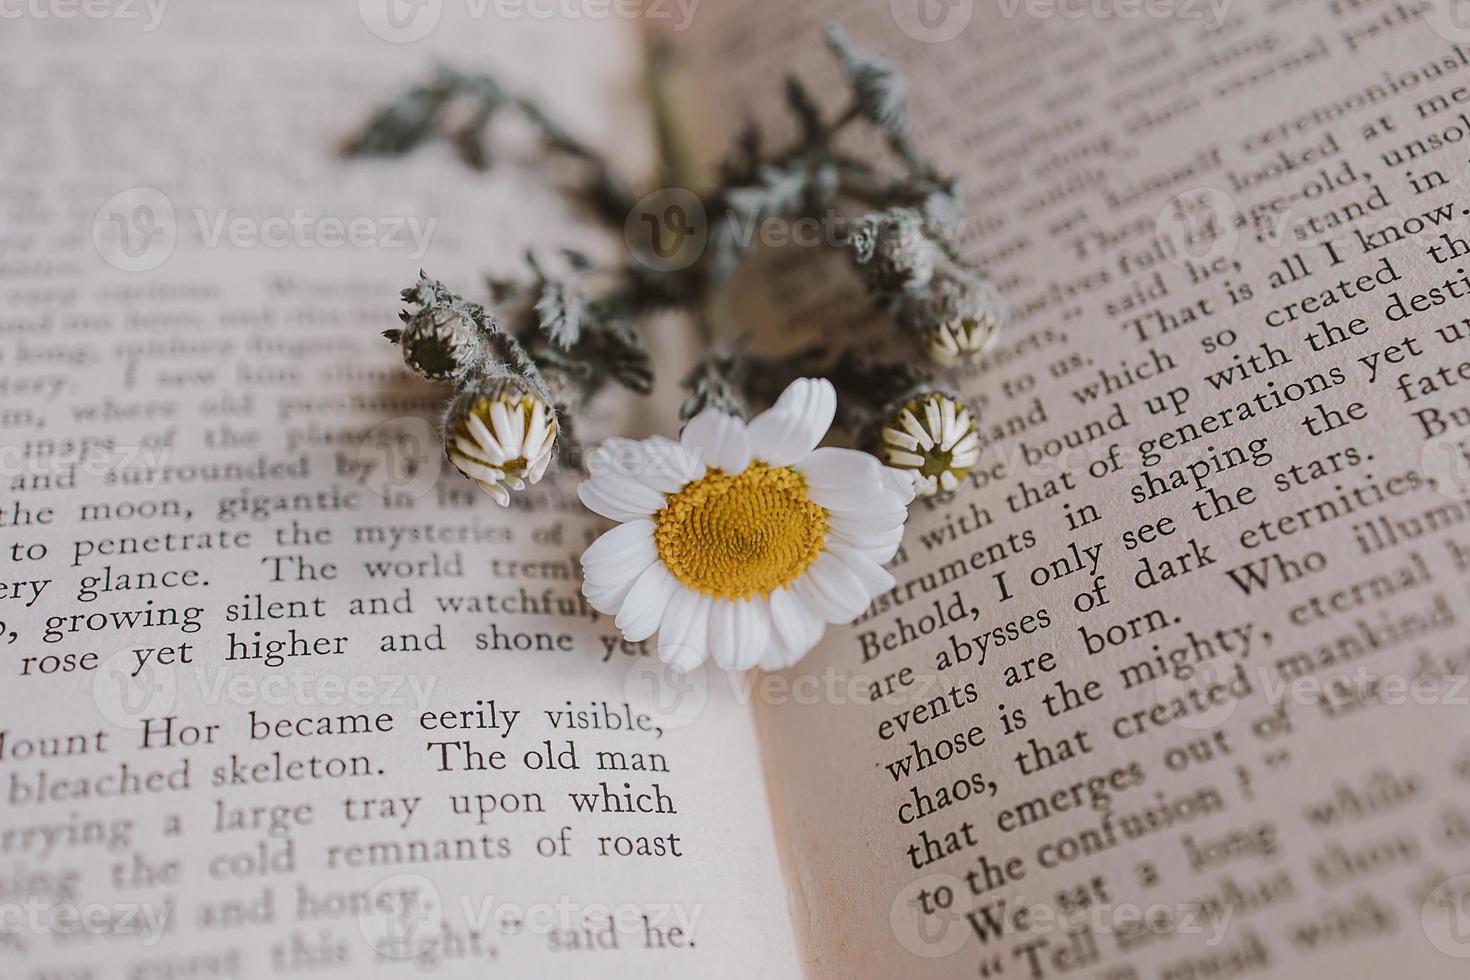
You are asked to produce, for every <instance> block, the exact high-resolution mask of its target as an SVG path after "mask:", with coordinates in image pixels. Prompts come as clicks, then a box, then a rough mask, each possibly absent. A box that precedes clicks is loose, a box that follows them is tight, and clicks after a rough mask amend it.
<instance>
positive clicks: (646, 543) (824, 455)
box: [578, 378, 914, 671]
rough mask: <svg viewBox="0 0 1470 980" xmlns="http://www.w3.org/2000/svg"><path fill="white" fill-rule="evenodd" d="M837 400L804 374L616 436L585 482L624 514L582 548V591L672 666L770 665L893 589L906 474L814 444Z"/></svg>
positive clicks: (596, 456)
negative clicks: (782, 386) (662, 432)
mask: <svg viewBox="0 0 1470 980" xmlns="http://www.w3.org/2000/svg"><path fill="white" fill-rule="evenodd" d="M836 408H837V396H836V394H835V393H834V391H833V389H832V385H831V384H830V383H829V382H827V381H824V380H813V379H809V378H803V379H801V380H798V381H797V382H795V383H794V384H792V385H791V386H790V387H789V388H787V389H786V391H785V392H784V393H783V394H782V395H781V397H780V398H779V399H778V400H777V401H776V404H775V406H774V407H772V408H771V409H770V410H769V411H767V412H763V413H762V414H760V415H758V416H756V417H755V418H754V419H752V420H751V421H750V423H749V424H747V423H745V422H743V421H741V420H740V419H739V418H736V417H735V416H732V415H727V414H725V413H724V412H721V411H719V410H718V409H713V408H710V409H706V410H705V411H703V412H701V413H699V414H698V415H697V416H695V417H694V418H693V419H691V420H690V422H689V424H688V425H687V426H685V428H684V433H683V436H682V437H681V438H680V440H679V441H678V442H674V441H673V440H671V439H665V438H661V437H654V438H652V439H645V440H642V441H634V440H631V439H614V440H610V441H608V442H606V443H604V444H603V445H602V446H601V447H600V448H599V449H598V450H596V451H595V452H594V453H592V454H591V456H590V457H589V459H588V469H589V472H590V473H591V474H592V475H591V478H590V479H588V480H587V481H586V482H584V483H583V484H582V485H581V486H580V487H579V488H578V495H579V496H580V497H581V498H582V502H583V503H584V504H586V505H587V506H588V507H589V508H591V509H592V510H594V511H596V512H597V513H599V514H601V515H603V516H604V517H609V518H611V519H613V520H615V521H619V522H621V523H619V525H618V526H617V527H615V528H613V529H612V530H611V531H608V532H607V533H606V534H604V535H603V536H602V537H600V538H598V539H597V540H596V541H595V542H593V544H592V546H591V547H589V548H588V549H587V551H586V553H585V554H583V555H582V568H583V572H584V575H585V582H584V583H583V586H582V593H583V595H585V596H586V597H587V601H588V602H589V603H591V604H592V606H593V607H594V608H596V609H598V610H599V611H601V612H603V613H606V614H608V615H610V616H616V617H617V627H618V629H619V630H621V631H622V633H623V636H624V637H625V638H626V639H628V640H629V641H633V642H636V641H639V640H646V639H648V638H649V637H651V636H653V635H654V634H655V633H657V634H658V651H659V656H660V657H661V658H662V659H663V661H664V662H665V663H668V664H670V665H672V666H673V667H674V668H675V669H676V670H681V671H687V670H692V669H694V668H695V667H697V666H699V665H700V664H701V663H703V662H704V661H705V659H706V658H709V657H713V658H714V661H715V663H716V664H718V665H719V666H721V667H725V668H729V669H732V670H744V669H746V668H749V667H754V666H760V667H763V668H765V669H767V670H779V669H781V668H783V667H789V666H791V665H792V664H794V663H796V662H797V661H798V660H800V659H801V658H802V657H803V656H805V655H806V654H807V652H808V651H810V650H811V649H812V647H814V646H816V644H817V641H818V640H820V639H821V637H822V633H823V632H824V631H825V630H826V628H827V625H828V624H829V623H848V622H851V621H852V620H854V619H856V618H857V617H858V616H859V615H860V614H861V613H862V612H863V610H865V609H867V608H868V605H869V604H870V603H871V602H872V601H873V599H874V597H876V596H878V595H879V594H881V593H883V592H884V591H886V590H888V589H891V588H893V584H894V583H893V577H892V576H891V575H889V574H888V572H887V571H885V570H884V568H883V565H884V563H885V562H887V561H889V560H890V559H892V558H893V555H894V553H895V552H896V551H897V550H898V545H899V541H900V539H901V538H902V537H903V526H904V521H905V520H906V519H907V517H908V504H909V502H910V501H911V500H913V496H914V491H913V486H912V481H911V479H910V478H909V477H908V476H907V475H906V474H903V473H899V472H898V471H895V470H892V469H889V468H887V467H885V466H883V464H882V463H880V462H878V460H877V459H876V458H874V457H873V456H870V455H868V454H867V453H860V452H856V451H854V450H851V449H831V448H829V449H818V448H817V443H818V442H820V441H821V439H822V437H823V436H824V435H825V434H826V432H827V429H828V427H829V426H830V425H831V424H832V416H833V413H834V412H835V411H836Z"/></svg>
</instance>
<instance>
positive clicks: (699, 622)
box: [658, 589, 714, 673]
mask: <svg viewBox="0 0 1470 980" xmlns="http://www.w3.org/2000/svg"><path fill="white" fill-rule="evenodd" d="M713 601H714V600H712V599H711V598H710V597H709V596H707V595H704V594H702V593H699V592H695V591H694V590H693V589H680V590H679V591H677V592H675V593H674V597H673V598H672V599H670V600H669V606H668V608H667V609H665V610H664V619H663V623H662V624H661V625H660V626H659V628H658V656H659V659H660V660H662V661H663V662H664V663H666V664H669V665H670V666H672V667H673V668H674V669H675V670H677V671H680V672H681V673H688V672H689V671H691V670H693V669H694V668H695V667H698V666H699V665H700V664H702V663H704V661H705V658H707V657H708V656H709V611H710V606H711V605H712V604H713Z"/></svg>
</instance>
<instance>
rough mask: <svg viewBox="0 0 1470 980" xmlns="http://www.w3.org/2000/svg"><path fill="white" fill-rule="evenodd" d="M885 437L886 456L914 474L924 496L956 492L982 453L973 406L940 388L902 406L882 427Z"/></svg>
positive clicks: (915, 487)
mask: <svg viewBox="0 0 1470 980" xmlns="http://www.w3.org/2000/svg"><path fill="white" fill-rule="evenodd" d="M882 441H883V448H882V456H883V461H884V462H885V463H887V464H888V465H889V466H892V467H895V468H897V469H900V470H906V471H908V472H910V473H912V474H913V477H914V489H915V491H916V492H917V493H918V495H919V496H921V497H932V496H935V495H936V494H940V493H952V492H954V491H955V490H956V489H957V488H958V487H959V485H960V481H962V480H963V479H964V478H965V477H967V476H969V475H970V470H971V469H972V468H973V467H974V465H975V462H976V461H977V460H978V459H979V458H980V432H979V430H978V429H977V428H976V427H975V419H974V417H973V416H972V415H971V414H970V410H969V409H968V408H966V407H965V406H964V405H963V404H961V403H960V402H959V401H957V400H956V399H954V398H952V397H950V396H949V395H946V394H944V393H943V392H938V391H931V392H929V393H928V394H925V395H920V396H919V397H918V398H915V399H913V400H912V401H910V402H908V403H907V404H905V405H904V406H903V407H902V408H900V409H899V410H898V412H897V413H896V414H895V415H894V416H893V418H892V419H890V420H889V421H888V424H887V425H885V426H884V427H883V433H882Z"/></svg>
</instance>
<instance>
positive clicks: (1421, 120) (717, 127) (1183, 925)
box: [691, 0, 1470, 980]
mask: <svg viewBox="0 0 1470 980" xmlns="http://www.w3.org/2000/svg"><path fill="white" fill-rule="evenodd" d="M1451 13H1452V10H1451V9H1449V8H1446V7H1444V6H1443V5H1439V4H1436V3H1423V4H1392V3H1386V2H1385V3H1377V2H1363V3H1336V2H1334V3H1292V2H1275V3H1251V4H1246V3H1234V4H1230V3H1223V4H1207V3H1167V2H1166V3H1156V4H1121V3H1115V4H1085V3H1084V4H1067V3H1050V2H1046V3H1031V2H1026V0H1018V2H1015V3H1006V2H1004V0H1002V2H999V3H990V2H985V3H969V2H959V3H948V4H917V5H916V4H914V3H910V2H906V0H895V2H893V3H891V4H890V3H887V2H872V3H858V2H814V3H802V4H791V3H781V2H775V0H770V2H767V0H751V2H747V3H745V4H743V5H737V6H735V7H733V8H724V9H722V11H721V12H720V16H716V17H710V18H706V19H704V20H703V21H701V22H700V23H699V24H697V25H696V32H695V33H696V40H695V45H696V48H695V50H696V54H695V55H694V57H693V58H692V59H691V60H692V61H693V62H695V63H697V64H704V65H707V66H708V70H707V72H706V73H705V74H704V75H702V76H701V82H702V84H703V85H706V86H708V88H709V99H708V102H707V104H706V111H707V113H708V115H707V116H706V117H705V119H706V129H707V130H708V131H710V132H711V133H724V134H725V136H726V141H727V142H728V138H729V136H730V135H731V134H732V133H733V132H734V130H735V127H736V126H737V125H738V124H739V122H740V121H741V120H742V119H743V117H744V116H745V115H746V114H747V113H750V114H753V115H754V116H755V117H756V118H759V119H761V120H763V121H765V122H766V123H767V124H768V125H769V126H770V132H771V133H772V134H773V135H772V137H771V138H772V139H773V140H775V141H777V143H778V145H779V140H780V139H781V138H782V136H781V134H783V133H784V134H786V138H789V137H790V134H791V130H790V127H789V125H788V124H786V123H784V122H782V121H780V119H779V114H780V111H781V103H780V93H779V90H778V87H779V79H780V77H781V74H782V73H783V72H784V71H786V70H788V69H789V70H792V71H794V72H795V73H797V74H799V75H800V76H802V77H803V78H804V79H805V80H807V81H808V82H809V84H810V85H811V87H812V88H813V90H814V91H816V92H818V93H822V94H824V95H826V96H828V101H827V105H828V107H829V111H831V112H834V113H835V112H836V111H837V110H838V109H840V108H841V102H842V97H841V95H840V93H841V92H842V85H841V82H840V79H839V77H838V75H837V71H836V69H835V68H834V67H833V65H832V62H831V59H830V58H829V56H828V54H827V52H826V51H825V50H823V46H822V43H821V32H822V28H823V26H824V23H825V22H826V21H827V20H828V18H831V17H834V16H840V17H841V18H842V19H843V20H844V21H845V23H846V25H847V27H848V28H849V31H850V33H851V35H852V36H853V39H854V41H855V43H858V44H860V45H861V46H863V47H864V48H865V49H866V50H868V51H870V52H873V53H878V54H882V55H884V56H888V57H892V58H893V59H895V60H896V61H898V62H899V63H900V64H901V65H902V66H903V67H904V69H905V71H906V72H907V75H908V79H909V82H910V87H909V93H910V95H909V97H910V106H911V114H912V116H913V131H914V139H915V141H916V144H917V146H919V147H920V148H921V149H922V150H924V151H927V152H930V153H932V154H933V155H935V156H936V157H937V158H938V160H939V163H940V165H941V167H942V168H943V169H946V170H948V171H950V172H953V173H955V174H957V175H958V176H959V177H960V178H961V179H962V183H963V187H964V189H965V190H966V191H967V199H968V209H967V210H968V222H967V224H966V225H965V226H964V228H963V231H964V236H963V237H964V242H965V244H964V248H965V251H966V252H967V253H968V254H969V255H970V256H971V257H973V258H974V259H976V260H977V261H978V262H980V263H981V264H982V265H983V266H985V267H987V268H988V269H989V270H990V271H991V272H992V273H993V275H994V276H995V277H996V279H997V281H998V283H999V285H1000V286H1001V288H1002V290H1003V291H1004V293H1005V294H1006V296H1007V298H1008V300H1009V302H1010V304H1011V306H1012V308H1013V311H1014V319H1013V322H1012V324H1011V326H1010V329H1009V332H1008V334H1007V335H1006V336H1005V337H1004V338H1003V340H1002V342H1001V343H1000V344H999V345H998V346H997V347H996V348H995V349H994V350H993V351H992V352H991V353H990V355H989V356H988V357H987V358H986V359H985V361H984V363H983V365H981V366H980V367H978V368H976V369H972V370H968V371H966V372H964V373H963V374H962V376H961V377H960V378H959V379H958V384H959V385H960V387H961V388H962V389H963V392H964V393H965V394H966V395H967V396H968V397H969V398H971V399H973V401H974V402H975V404H976V406H977V407H978V410H979V413H980V415H981V417H982V423H983V424H982V429H983V431H984V432H985V434H986V437H987V439H988V441H989V448H988V450H987V452H986V455H985V456H984V457H983V460H982V463H981V464H980V465H979V466H978V467H977V468H976V469H975V470H974V471H973V472H972V473H971V474H970V476H969V479H968V481H967V483H966V484H965V485H964V486H963V487H962V488H961V490H960V492H959V493H958V494H957V495H955V497H954V498H953V499H951V500H948V501H943V502H940V503H937V504H935V505H934V506H932V507H918V508H916V509H915V511H914V513H913V515H912V518H911V521H910V526H909V529H908V533H907V536H906V538H905V543H904V551H903V552H902V553H901V557H900V561H899V563H898V564H897V565H896V567H895V569H894V574H895V576H896V577H897V580H898V586H897V588H896V589H894V590H893V591H892V592H891V593H890V594H888V595H886V596H884V597H882V598H880V599H879V600H878V601H877V602H876V603H875V604H874V606H873V607H872V608H871V610H870V611H869V613H868V615H867V616H866V617H865V619H864V620H862V621H860V622H859V623H857V624H856V625H854V626H852V627H850V628H847V629H840V630H834V631H833V632H831V633H830V634H829V635H828V638H827V640H826V641H825V642H824V644H823V645H822V646H821V647H820V648H819V650H818V651H816V652H815V653H814V654H813V655H812V656H811V657H810V658H808V660H806V661H805V662H803V663H802V664H801V665H800V667H799V668H798V669H797V670H795V671H793V672H791V674H790V675H789V677H788V678H787V683H786V686H785V690H807V691H810V692H812V696H811V697H809V698H795V697H773V698H765V699H763V700H762V702H761V703H760V705H759V710H760V711H761V712H762V727H763V735H764V738H765V744H766V751H767V756H768V767H769V768H770V770H771V773H772V783H773V796H774V798H775V800H776V805H777V810H778V821H779V822H780V824H781V827H782V833H783V835H784V843H785V845H786V849H787V854H788V859H789V868H790V874H791V876H792V879H793V881H794V882H796V883H797V885H798V887H799V888H800V889H801V898H800V901H801V907H800V911H799V913H798V924H799V928H800V930H801V932H802V941H803V948H804V956H805V961H806V964H807V967H808V970H809V975H811V976H819V977H843V976H854V975H864V976H916V977H917V976H935V977H940V976H943V977H961V976H970V977H973V976H982V977H1002V976H1004V977H1010V978H1031V980H1040V978H1054V977H1061V976H1070V975H1076V976H1087V977H1102V978H1112V980H1123V978H1134V977H1138V978H1203V977H1214V978H1220V977H1243V976H1273V977H1292V978H1302V977H1346V976H1353V977H1381V976H1404V977H1416V978H1420V977H1451V976H1461V975H1463V973H1464V970H1465V968H1466V967H1465V964H1466V962H1467V959H1466V957H1467V956H1470V942H1467V936H1470V930H1467V928H1466V926H1467V923H1470V916H1467V909H1470V904H1467V893H1470V877H1467V873H1470V849H1467V844H1470V739H1467V736H1466V729H1465V724H1464V722H1465V717H1466V714H1465V710H1466V698H1467V687H1466V684H1465V677H1466V663H1467V656H1470V649H1467V646H1466V640H1465V636H1466V634H1465V624H1464V617H1465V614H1466V597H1467V585H1470V582H1467V578H1466V576H1467V572H1470V558H1467V556H1470V504H1467V502H1466V498H1467V496H1470V494H1467V483H1466V474H1467V473H1470V469H1467V454H1466V449H1467V446H1470V443H1467V441H1466V436H1467V431H1470V430H1467V428H1466V427H1467V426H1470V408H1467V399H1466V392H1467V391H1470V389H1467V388H1466V379H1467V378H1470V360H1467V357H1470V320H1467V319H1465V315H1466V313H1467V310H1470V302H1467V297H1470V279H1467V278H1466V273H1467V269H1470V261H1467V258H1470V235H1467V229H1470V222H1467V221H1466V218H1467V216H1470V200H1467V196H1466V195H1467V190H1466V188H1467V182H1466V176H1467V173H1466V170H1467V151H1466V146H1467V145H1470V119H1467V116H1466V112H1465V107H1466V104H1467V101H1470V95H1467V93H1470V87H1467V86H1470V37H1467V36H1466V33H1465V31H1464V30H1463V27H1462V26H1460V25H1457V22H1456V21H1455V20H1454V19H1453V18H1452V17H1451V16H1450V15H1451ZM874 149H875V152H876V150H877V148H874ZM779 230H780V229H764V228H757V229H755V231H756V232H757V233H759V234H762V235H766V234H767V232H768V231H770V232H771V234H770V238H771V239H772V240H776V238H777V236H776V234H775V232H776V231H779ZM818 237H820V236H818ZM812 239H813V236H808V241H811V240H812ZM762 240H763V241H764V240H765V239H764V238H763V239H762ZM799 251H800V249H799V248H797V249H795V252H799ZM809 251H811V252H813V253H814V254H813V255H811V256H806V255H796V254H794V251H793V248H791V247H787V248H785V249H784V250H781V251H773V252H771V253H768V260H767V261H766V262H765V263H764V265H762V267H761V269H760V274H759V275H753V276H752V277H751V279H750V280H749V283H750V284H749V286H748V292H749V293H750V294H752V296H753V297H754V300H753V302H752V308H753V309H754V310H756V311H757V312H756V313H754V314H752V319H753V320H758V321H760V322H768V323H774V324H775V325H777V326H778V327H780V328H785V329H788V330H791V331H797V330H804V331H806V332H805V333H804V334H803V337H804V338H810V337H811V336H813V335H814V334H817V333H819V332H820V329H821V328H824V327H825V328H827V329H830V330H832V331H834V332H837V333H838V334H839V335H841V334H847V335H850V336H852V337H854V338H856V339H857V340H858V342H860V343H868V342H870V341H871V342H877V341H874V340H873V338H879V337H881V336H885V335H886V331H887V330H888V329H889V328H888V327H887V326H885V325H884V324H883V323H882V321H881V320H878V319H877V318H875V317H874V316H873V314H872V313H871V312H870V311H869V309H868V305H867V300H866V298H865V297H864V295H863V293H862V290H861V287H860V286H859V284H858V281H857V278H856V276H855V275H854V274H853V273H852V271H851V270H850V269H848V268H846V267H845V266H844V263H843V262H842V261H841V260H836V261H834V260H832V259H831V258H830V257H823V256H821V255H818V254H815V253H818V252H822V251H824V250H820V249H815V248H813V249H810V250H809ZM772 255H774V256H778V257H776V258H771V257H770V256H772ZM757 262H758V263H759V260H757Z"/></svg>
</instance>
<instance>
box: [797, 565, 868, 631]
mask: <svg viewBox="0 0 1470 980" xmlns="http://www.w3.org/2000/svg"><path fill="white" fill-rule="evenodd" d="M795 588H796V594H797V597H798V598H800V599H802V600H803V601H805V602H806V603H807V606H808V607H809V608H810V609H811V610H812V611H813V612H815V613H816V614H817V615H818V616H821V617H822V618H823V619H825V620H826V621H827V622H829V623H850V622H852V621H853V620H854V619H857V618H858V616H860V615H861V614H862V611H863V610H864V609H866V608H868V604H869V603H870V602H871V601H872V597H871V596H869V595H868V594H867V590H866V589H864V588H863V583H862V581H861V580H860V579H859V578H858V577H857V573H856V572H854V571H852V570H851V569H850V568H848V567H847V566H846V565H844V564H843V563H842V561H841V559H839V558H837V557H836V556H834V555H833V554H831V553H830V552H823V553H822V554H821V555H819V556H818V557H817V560H816V561H814V562H812V563H811V566H810V567H809V568H807V570H806V574H804V575H802V576H801V578H799V579H797V580H796V585H795Z"/></svg>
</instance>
